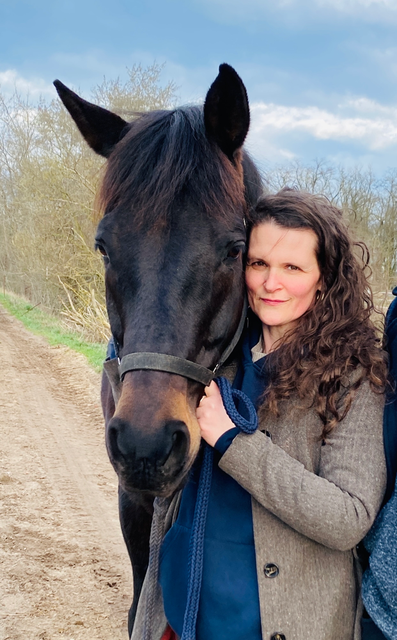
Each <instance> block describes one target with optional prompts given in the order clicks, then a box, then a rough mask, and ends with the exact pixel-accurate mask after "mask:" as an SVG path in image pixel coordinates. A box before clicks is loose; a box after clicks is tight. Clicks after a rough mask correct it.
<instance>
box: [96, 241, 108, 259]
mask: <svg viewBox="0 0 397 640" xmlns="http://www.w3.org/2000/svg"><path fill="white" fill-rule="evenodd" d="M95 249H96V250H97V251H99V253H100V254H101V256H102V257H103V259H104V260H105V262H107V261H109V256H108V254H107V253H106V249H105V247H104V246H103V245H101V244H98V243H96V245H95Z"/></svg>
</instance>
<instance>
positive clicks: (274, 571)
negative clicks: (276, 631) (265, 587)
mask: <svg viewBox="0 0 397 640" xmlns="http://www.w3.org/2000/svg"><path fill="white" fill-rule="evenodd" d="M264 572H265V576H266V578H276V577H277V576H278V574H279V573H280V569H279V568H278V566H277V565H276V564H274V563H273V562H268V564H265V567H264ZM276 640H277V639H276Z"/></svg>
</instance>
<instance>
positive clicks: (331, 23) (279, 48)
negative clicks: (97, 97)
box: [0, 0, 397, 176]
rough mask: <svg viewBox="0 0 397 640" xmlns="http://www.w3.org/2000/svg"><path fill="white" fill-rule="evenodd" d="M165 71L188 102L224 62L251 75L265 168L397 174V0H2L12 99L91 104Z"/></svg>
mask: <svg viewBox="0 0 397 640" xmlns="http://www.w3.org/2000/svg"><path fill="white" fill-rule="evenodd" d="M153 62H157V63H160V64H163V63H164V69H163V72H162V76H161V78H162V81H163V82H164V84H165V83H167V82H168V81H171V80H172V81H174V82H175V83H176V85H177V96H178V102H179V103H180V104H186V103H192V102H195V103H197V102H201V101H203V100H204V98H205V94H206V91H207V90H208V88H209V86H210V85H211V83H212V81H213V80H214V79H215V77H216V75H217V72H218V67H219V64H220V63H222V62H227V63H229V64H231V65H232V66H233V67H234V68H235V69H236V71H237V72H238V73H239V75H240V76H241V78H242V79H243V81H244V83H245V85H246V88H247V92H248V97H249V101H250V106H251V129H250V133H249V136H248V139H247V147H248V149H249V150H250V151H251V153H252V155H253V156H254V158H255V159H256V160H257V162H258V163H259V165H260V166H261V168H262V169H263V170H264V171H266V170H267V169H270V168H272V167H273V166H274V165H275V164H284V163H287V162H290V161H295V160H297V161H299V162H301V163H304V164H311V163H313V162H315V161H318V160H321V161H325V162H328V163H331V164H334V165H338V166H345V167H349V168H351V167H356V166H358V167H362V168H368V167H371V168H372V169H373V170H374V172H375V173H376V174H378V175H379V176H381V175H383V174H384V173H385V172H387V171H389V170H390V169H396V168H397V0H146V1H144V0H140V1H138V0H107V2H105V1H104V0H34V1H30V0H0V91H1V92H2V93H3V95H6V96H7V95H8V94H10V93H11V92H12V91H13V90H14V88H15V87H16V88H17V89H18V90H19V91H20V92H21V93H25V92H29V94H30V96H31V97H32V98H36V97H38V96H39V94H41V95H42V96H43V97H45V98H46V99H48V98H51V97H55V90H54V88H53V86H52V81H53V80H54V79H55V78H59V79H60V80H62V82H64V83H65V84H67V85H68V86H71V87H73V88H75V89H76V88H78V90H79V92H80V94H81V95H82V96H83V97H85V98H87V99H89V98H90V90H91V89H92V88H93V87H94V86H96V85H97V84H99V83H100V82H101V81H102V80H103V77H104V76H105V77H106V78H107V79H108V80H109V79H115V78H117V77H120V78H121V79H123V78H125V79H126V78H127V72H126V68H127V67H131V66H132V65H133V64H136V63H138V64H139V63H140V64H142V65H143V66H147V65H151V64H152V63H153Z"/></svg>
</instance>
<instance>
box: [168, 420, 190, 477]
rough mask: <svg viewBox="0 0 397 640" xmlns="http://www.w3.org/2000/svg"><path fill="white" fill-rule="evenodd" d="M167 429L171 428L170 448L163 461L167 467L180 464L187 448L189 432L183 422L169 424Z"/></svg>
mask: <svg viewBox="0 0 397 640" xmlns="http://www.w3.org/2000/svg"><path fill="white" fill-rule="evenodd" d="M167 426H168V427H169V428H173V429H174V432H173V434H172V437H171V439H172V446H171V449H170V452H169V455H168V456H167V459H166V460H165V462H164V464H165V465H166V466H167V467H169V466H171V465H172V464H177V465H179V464H181V463H182V461H183V460H184V458H185V456H186V455H187V450H188V447H189V431H188V428H187V426H186V424H185V423H184V422H177V423H175V422H171V423H169V424H168V425H167Z"/></svg>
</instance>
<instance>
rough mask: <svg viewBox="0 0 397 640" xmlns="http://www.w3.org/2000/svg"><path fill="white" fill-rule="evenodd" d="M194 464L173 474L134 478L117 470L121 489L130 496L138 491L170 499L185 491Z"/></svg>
mask: <svg viewBox="0 0 397 640" xmlns="http://www.w3.org/2000/svg"><path fill="white" fill-rule="evenodd" d="M191 466H192V463H191V464H188V465H184V466H183V467H182V468H181V469H179V470H178V469H176V470H175V471H174V472H173V473H170V474H168V473H167V474H164V473H158V474H153V475H151V476H145V477H142V476H132V475H131V474H130V473H128V474H125V473H123V472H121V473H120V470H118V469H116V472H117V474H118V477H119V484H120V487H121V488H122V489H123V491H125V492H126V493H128V494H135V493H136V492H137V491H138V492H139V493H142V494H143V495H146V496H152V497H158V498H168V497H170V496H172V495H173V494H174V493H175V491H178V490H180V489H183V487H184V486H185V484H186V482H187V480H188V477H189V471H190V469H191Z"/></svg>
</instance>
